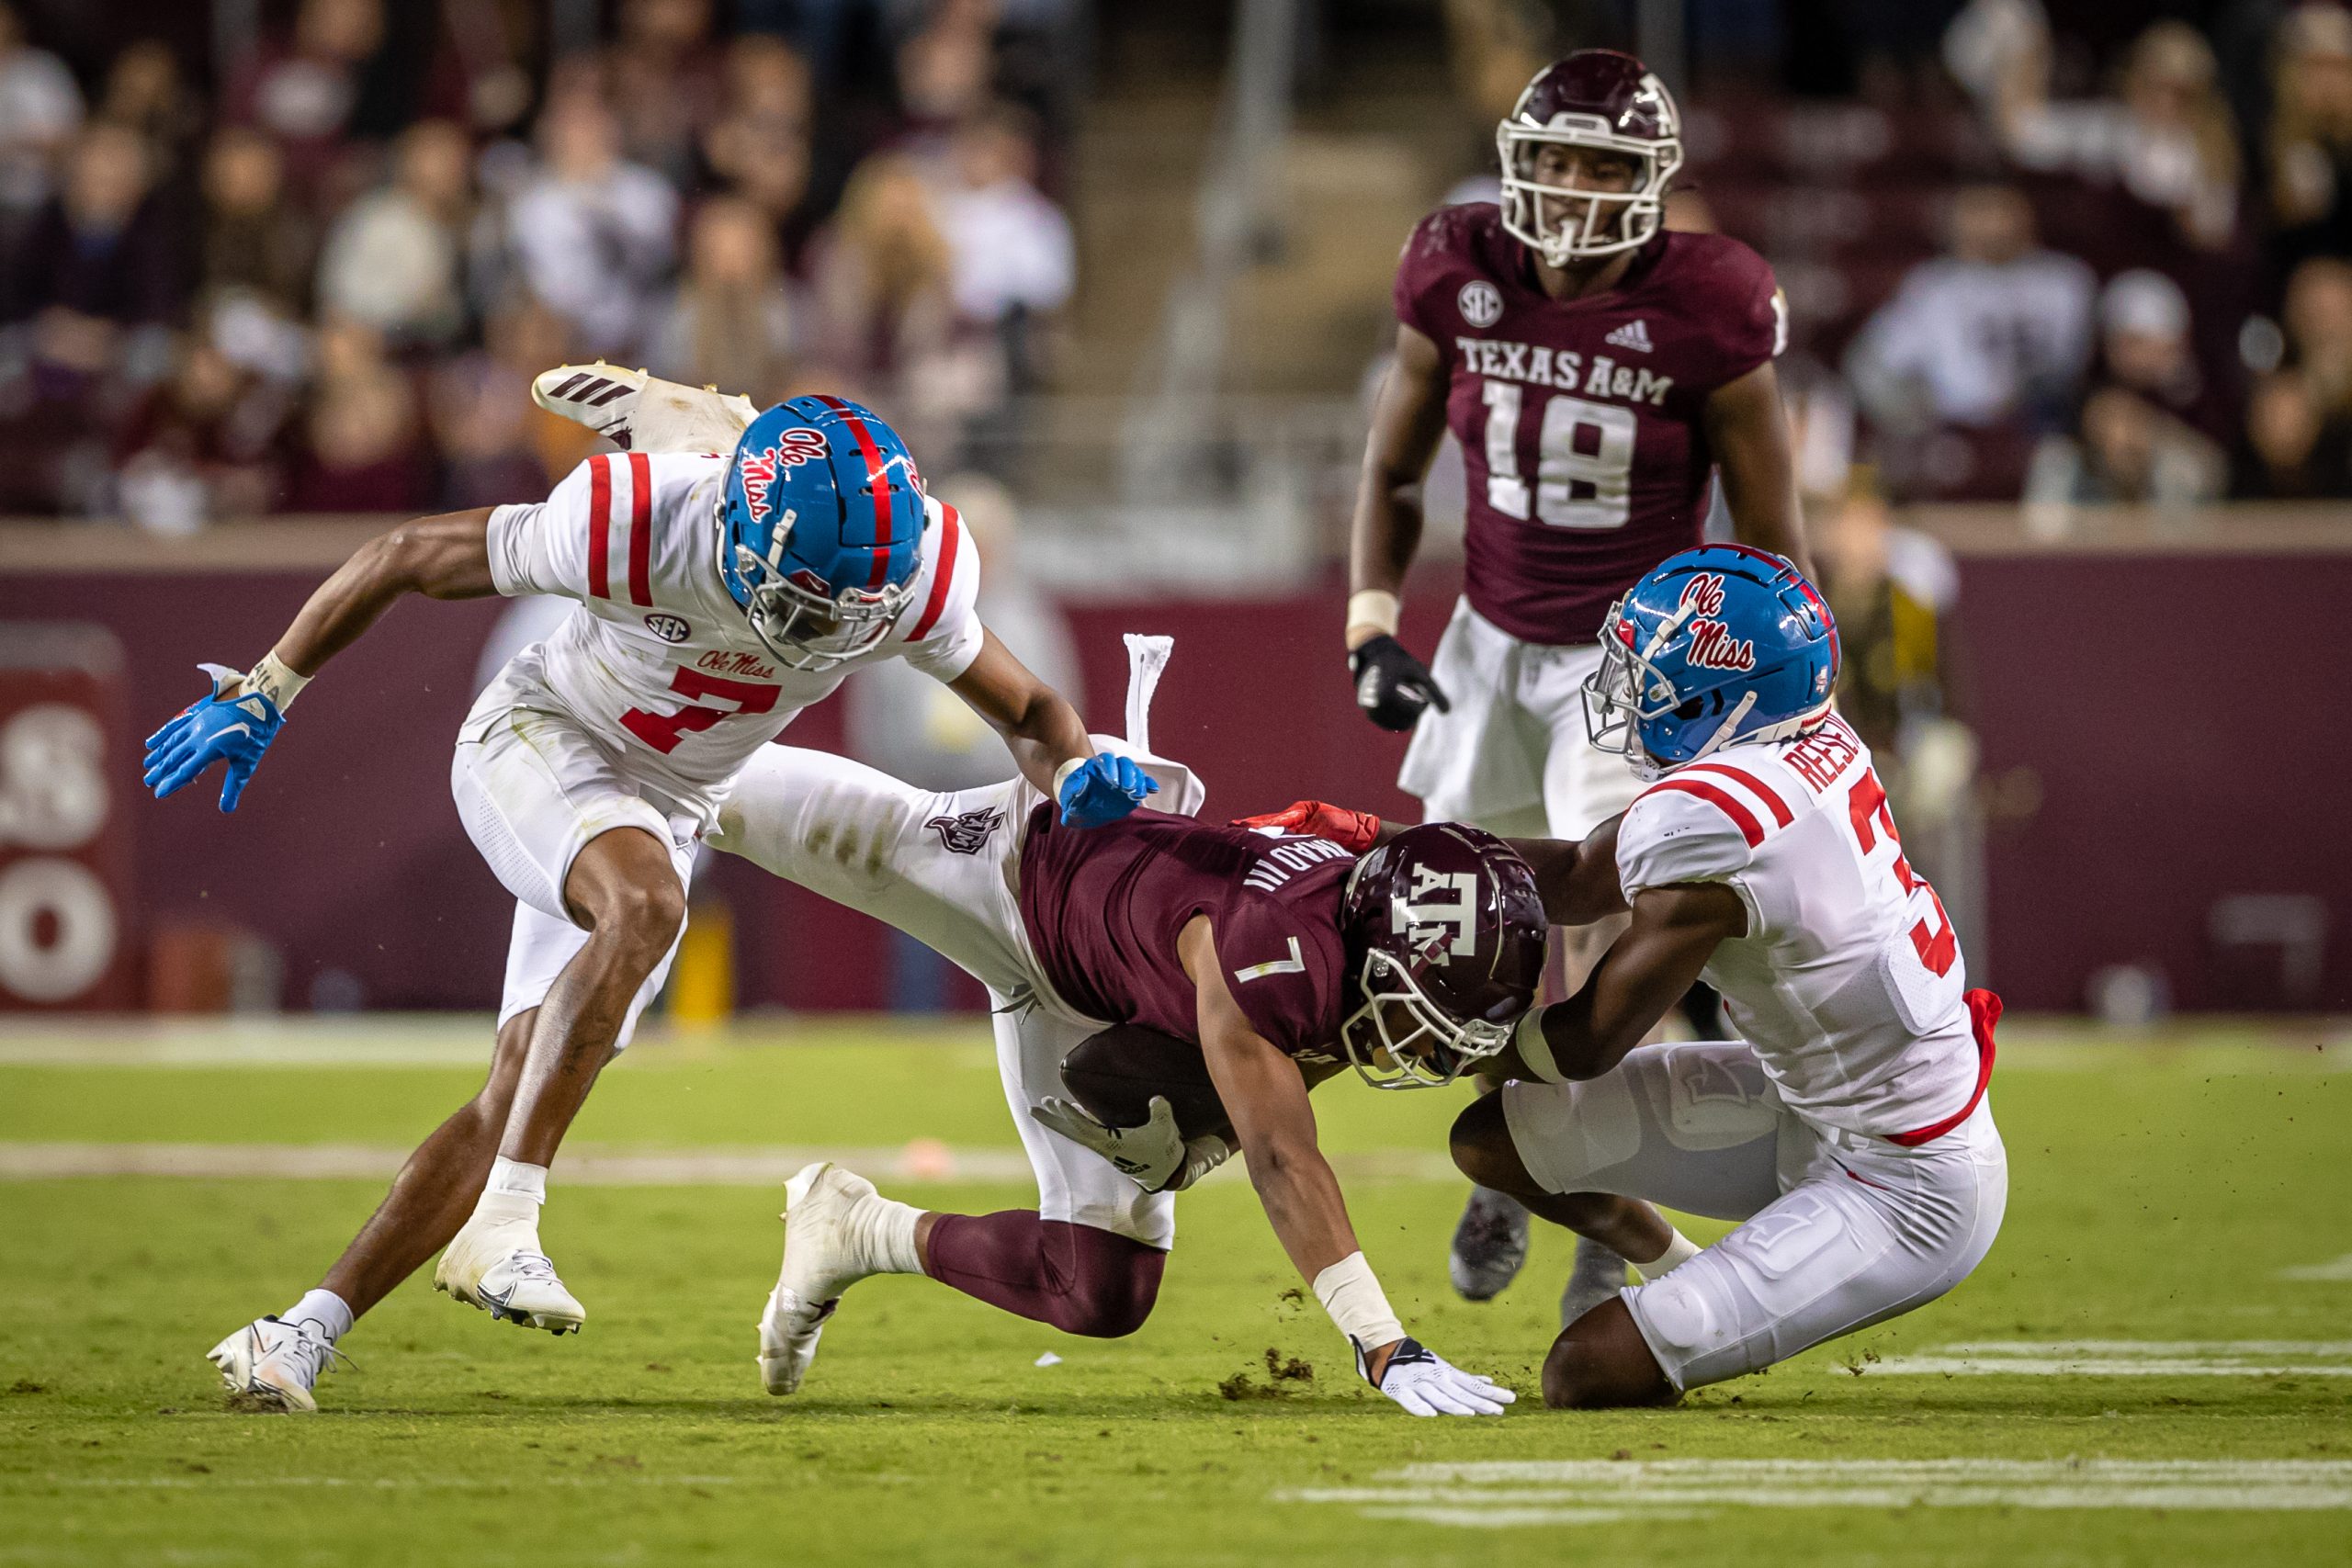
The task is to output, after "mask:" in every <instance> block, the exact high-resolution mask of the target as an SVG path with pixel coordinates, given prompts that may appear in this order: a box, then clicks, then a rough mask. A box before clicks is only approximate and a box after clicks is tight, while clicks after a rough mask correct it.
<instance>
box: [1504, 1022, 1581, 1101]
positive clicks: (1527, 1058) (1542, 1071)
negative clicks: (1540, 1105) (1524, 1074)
mask: <svg viewBox="0 0 2352 1568" xmlns="http://www.w3.org/2000/svg"><path fill="white" fill-rule="evenodd" d="M1510 1043H1511V1048H1512V1049H1513V1050H1515V1051H1517V1052H1518V1053H1519V1059H1520V1062H1521V1065H1522V1066H1525V1067H1526V1068H1527V1070H1528V1073H1529V1074H1530V1076H1532V1077H1537V1078H1540V1079H1542V1080H1543V1081H1544V1082H1545V1083H1566V1082H1567V1081H1568V1080H1567V1078H1566V1076H1565V1075H1564V1074H1562V1073H1561V1071H1560V1064H1559V1063H1557V1062H1555V1061H1554V1060H1553V1059H1552V1043H1551V1042H1550V1041H1549V1040H1546V1039H1544V1010H1543V1009H1542V1008H1541V1007H1532V1008H1529V1009H1528V1010H1527V1012H1526V1015H1525V1016H1524V1017H1522V1018H1521V1020H1520V1021H1519V1027H1517V1028H1516V1029H1513V1030H1512V1031H1511V1032H1510Z"/></svg>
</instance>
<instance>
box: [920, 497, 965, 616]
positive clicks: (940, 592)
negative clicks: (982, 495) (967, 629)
mask: <svg viewBox="0 0 2352 1568" xmlns="http://www.w3.org/2000/svg"><path fill="white" fill-rule="evenodd" d="M939 523H940V528H939V570H937V571H936V572H935V573H933V576H932V580H931V597H930V598H928V599H926V600H924V601H923V605H922V619H921V620H918V621H917V622H915V629H914V631H913V632H912V633H910V635H909V636H908V637H907V640H908V641H909V642H921V641H922V639H923V638H924V637H929V636H930V635H931V628H932V627H933V626H936V625H938V624H939V613H940V612H941V611H942V610H944V609H945V608H947V591H948V589H949V588H950V587H951V586H953V585H954V583H955V581H956V541H957V540H959V539H961V538H962V537H963V536H964V530H963V529H962V528H961V527H960V526H958V525H957V524H956V509H955V508H954V507H952V506H950V505H948V504H947V503H946V502H944V501H943V502H940V503H939Z"/></svg>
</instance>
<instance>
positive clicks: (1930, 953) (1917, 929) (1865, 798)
mask: <svg viewBox="0 0 2352 1568" xmlns="http://www.w3.org/2000/svg"><path fill="white" fill-rule="evenodd" d="M1846 811H1847V814H1848V815H1849V816H1850V817H1851V818H1853V821H1854V841H1855V842H1856V843H1858V844H1860V845H1861V846H1862V853H1864V854H1869V853H1870V852H1871V851H1872V850H1874V849H1876V848H1877V847H1878V834H1877V832H1876V831H1874V830H1873V829H1872V823H1873V822H1875V823H1876V825H1877V827H1878V828H1880V829H1884V830H1885V832H1886V841H1887V842H1888V843H1890V844H1892V845H1894V880H1895V881H1897V882H1899V883H1901V884H1902V885H1903V891H1904V892H1905V893H1906V894H1908V895H1909V896H1910V897H1913V898H1917V897H1919V895H1920V894H1922V893H1924V894H1926V895H1927V896H1928V903H1929V904H1931V905H1933V906H1934V907H1935V923H1934V925H1933V926H1930V925H1929V924H1928V921H1927V920H1926V919H1920V920H1919V921H1918V923H1917V924H1916V925H1914V926H1913V927H1912V928H1911V945H1912V946H1913V947H1915V948H1917V949H1918V950H1919V962H1920V963H1922V964H1926V965H1927V966H1928V973H1929V974H1931V975H1937V976H1942V975H1949V974H1951V965H1952V961H1953V960H1954V959H1956V958H1958V957H1959V956H1960V939H1959V938H1958V937H1956V936H1954V935H1953V934H1952V929H1951V916H1949V915H1947V914H1945V913H1944V901H1943V900H1942V899H1941V898H1939V897H1936V890H1935V889H1934V888H1932V887H1930V886H1928V879H1927V878H1926V877H1924V876H1921V875H1920V874H1918V873H1917V872H1915V871H1913V870H1912V869H1911V863H1910V861H1909V860H1907V859H1905V856H1904V853H1903V840H1902V838H1901V836H1900V835H1898V834H1897V833H1896V832H1895V830H1894V813H1893V812H1892V811H1889V810H1888V809H1887V808H1886V786H1885V785H1883V784H1880V783H1879V782H1878V770H1877V769H1875V768H1871V769H1866V770H1865V771H1864V772H1863V773H1862V776H1861V777H1860V779H1857V780H1856V781H1855V783H1854V789H1853V793H1852V794H1850V795H1848V796H1847V797H1846Z"/></svg>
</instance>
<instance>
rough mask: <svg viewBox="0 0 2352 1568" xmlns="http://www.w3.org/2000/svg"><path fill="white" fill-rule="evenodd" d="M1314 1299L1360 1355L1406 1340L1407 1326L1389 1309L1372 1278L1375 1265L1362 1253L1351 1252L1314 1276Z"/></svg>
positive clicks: (1378, 1285)
mask: <svg viewBox="0 0 2352 1568" xmlns="http://www.w3.org/2000/svg"><path fill="white" fill-rule="evenodd" d="M1315 1299H1316V1300H1317V1301H1318V1302H1321V1303H1323V1310H1324V1311H1325V1312H1328V1313H1329V1314H1331V1321H1332V1322H1333V1323H1336V1324H1338V1325H1340V1333H1342V1334H1344V1335H1346V1336H1347V1337H1348V1340H1349V1342H1350V1343H1351V1344H1352V1345H1354V1346H1355V1348H1356V1350H1357V1352H1358V1355H1359V1356H1363V1355H1366V1354H1369V1353H1370V1352H1372V1351H1374V1350H1377V1349H1378V1348H1380V1347H1382V1346H1383V1345H1394V1344H1395V1343H1396V1342H1397V1340H1399V1339H1402V1338H1404V1337H1405V1325H1403V1324H1401V1323H1399V1322H1397V1314H1395V1313H1394V1312H1391V1311H1390V1310H1389V1308H1388V1297H1387V1296H1386V1295H1385V1293H1384V1292H1382V1291H1381V1289H1380V1281H1379V1280H1375V1279H1374V1278H1373V1274H1372V1265H1371V1264H1369V1263H1367V1262H1365V1261H1364V1260H1363V1253H1362V1252H1351V1253H1349V1254H1348V1255H1347V1256H1346V1257H1345V1258H1340V1260H1339V1261H1338V1262H1337V1263H1334V1264H1332V1265H1331V1267H1329V1269H1324V1270H1323V1272H1321V1273H1320V1274H1317V1275H1316V1276H1315Z"/></svg>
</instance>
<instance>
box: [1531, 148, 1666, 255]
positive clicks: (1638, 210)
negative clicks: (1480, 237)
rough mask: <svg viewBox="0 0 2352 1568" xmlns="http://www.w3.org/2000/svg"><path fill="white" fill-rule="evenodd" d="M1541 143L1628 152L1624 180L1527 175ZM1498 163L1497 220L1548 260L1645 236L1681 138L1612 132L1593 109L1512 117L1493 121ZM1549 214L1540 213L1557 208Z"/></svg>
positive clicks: (1660, 218) (1634, 242)
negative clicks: (1554, 180) (1610, 185)
mask: <svg viewBox="0 0 2352 1568" xmlns="http://www.w3.org/2000/svg"><path fill="white" fill-rule="evenodd" d="M1546 146H1564V147H1584V148H1590V149H1592V150H1594V151H1597V152H1610V153H1613V154H1615V155H1617V156H1619V157H1623V158H1626V159H1630V160H1631V161H1632V162H1633V164H1634V181H1633V183H1632V185H1631V186H1629V187H1628V188H1626V189H1624V190H1622V191H1611V190H1596V189H1592V188H1589V187H1588V186H1559V185H1552V184H1548V183H1546V182H1544V181H1542V180H1539V179H1537V178H1536V177H1535V174H1536V163H1537V160H1538V158H1539V157H1540V156H1541V153H1542V150H1543V149H1544V147H1546ZM1495 149H1496V152H1498V154H1499V155H1500V158H1501V163H1502V185H1503V193H1502V220H1503V228H1504V230H1505V231H1508V232H1509V233H1510V236H1511V237H1512V238H1513V239H1515V240H1518V241H1519V242H1521V243H1522V244H1525V245H1528V246H1530V247H1531V248H1532V249H1533V250H1534V251H1535V252H1536V253H1537V254H1539V255H1541V256H1542V257H1543V258H1544V261H1545V262H1546V263H1548V264H1549V265H1553V266H1566V265H1568V264H1569V263H1570V262H1572V261H1576V260H1578V259H1581V258H1585V257H1590V256H1605V255H1614V254H1617V253H1618V252H1621V251H1630V250H1633V249H1635V248H1636V247H1638V246H1641V245H1645V244H1647V243H1649V241H1650V239H1651V238H1652V237H1653V236H1654V235H1656V234H1657V231H1658V230H1659V229H1660V228H1662V227H1664V225H1665V222H1666V191H1667V186H1668V182H1670V181H1671V180H1672V179H1673V178H1674V175H1675V173H1676V171H1678V170H1679V169H1680V168H1681V167H1682V143H1681V142H1680V141H1679V140H1675V139H1672V138H1668V139H1667V140H1663V141H1652V140H1648V139H1645V138H1640V137H1631V136H1620V135H1618V134H1616V133H1615V132H1613V131H1612V130H1611V129H1610V127H1609V122H1608V121H1607V120H1605V119H1603V118H1601V117H1600V116H1599V115H1587V114H1558V115H1555V116H1553V117H1552V120H1551V123H1550V124H1548V125H1544V126H1533V125H1529V124H1525V123H1523V122H1522V121H1521V120H1520V119H1519V118H1516V117H1514V118H1510V119H1506V120H1504V121H1503V122H1502V124H1501V125H1500V126H1499V127H1498V128H1497V129H1496V131H1495ZM1557 209H1566V210H1565V211H1561V212H1560V213H1559V216H1558V219H1557V220H1556V221H1547V219H1548V218H1550V217H1551V215H1552V213H1553V212H1554V211H1555V210H1557Z"/></svg>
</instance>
